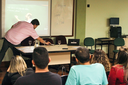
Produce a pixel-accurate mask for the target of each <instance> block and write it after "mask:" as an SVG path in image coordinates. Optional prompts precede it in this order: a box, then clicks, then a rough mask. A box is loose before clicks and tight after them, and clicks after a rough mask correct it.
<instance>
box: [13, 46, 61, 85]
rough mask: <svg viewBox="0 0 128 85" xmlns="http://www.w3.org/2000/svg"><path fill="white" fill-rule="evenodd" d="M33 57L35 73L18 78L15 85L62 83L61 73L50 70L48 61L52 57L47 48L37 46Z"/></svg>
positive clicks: (59, 84)
mask: <svg viewBox="0 0 128 85" xmlns="http://www.w3.org/2000/svg"><path fill="white" fill-rule="evenodd" d="M32 58H33V60H32V64H33V65H34V66H35V73H34V74H31V75H28V76H24V77H20V78H18V79H17V81H16V82H15V84H14V85H62V81H61V77H60V75H58V74H55V73H52V72H50V71H49V70H48V63H49V62H50V61H51V59H50V58H49V56H48V52H47V50H46V48H44V47H37V48H35V49H34V52H33V54H32Z"/></svg>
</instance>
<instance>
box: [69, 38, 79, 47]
mask: <svg viewBox="0 0 128 85" xmlns="http://www.w3.org/2000/svg"><path fill="white" fill-rule="evenodd" d="M79 42H80V39H68V45H69V46H70V45H71V46H73V45H74V46H79Z"/></svg>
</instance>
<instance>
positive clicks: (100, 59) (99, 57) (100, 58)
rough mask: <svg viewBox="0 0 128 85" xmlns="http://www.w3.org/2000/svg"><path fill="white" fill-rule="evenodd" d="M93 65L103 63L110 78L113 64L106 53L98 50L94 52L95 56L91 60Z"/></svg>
mask: <svg viewBox="0 0 128 85" xmlns="http://www.w3.org/2000/svg"><path fill="white" fill-rule="evenodd" d="M91 63H101V64H102V65H103V66H104V68H105V71H106V74H107V76H108V74H109V72H110V69H111V64H110V61H109V59H108V57H107V55H106V53H105V52H104V51H103V50H101V49H96V50H95V51H94V54H93V56H92V58H91Z"/></svg>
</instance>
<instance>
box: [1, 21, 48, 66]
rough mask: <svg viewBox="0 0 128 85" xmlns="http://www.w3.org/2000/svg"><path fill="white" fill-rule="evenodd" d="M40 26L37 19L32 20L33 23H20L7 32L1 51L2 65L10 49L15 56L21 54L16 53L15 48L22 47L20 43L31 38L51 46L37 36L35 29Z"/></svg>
mask: <svg viewBox="0 0 128 85" xmlns="http://www.w3.org/2000/svg"><path fill="white" fill-rule="evenodd" d="M38 25H39V21H38V20H37V19H34V20H32V21H31V23H28V22H26V21H19V22H17V23H16V24H14V25H13V26H12V27H11V29H10V30H8V31H7V33H6V34H5V38H4V42H3V46H2V49H1V51H0V64H1V62H2V59H3V58H4V55H5V53H6V51H7V50H8V48H9V47H10V48H11V49H12V51H13V54H14V55H17V54H19V53H18V52H16V49H15V46H18V45H20V43H21V42H22V41H23V40H24V39H25V38H27V37H29V36H31V37H32V38H34V39H37V40H39V41H40V42H41V43H45V44H50V42H45V41H44V40H43V39H42V38H40V37H39V36H38V35H37V33H36V31H35V29H36V27H37V26H38Z"/></svg>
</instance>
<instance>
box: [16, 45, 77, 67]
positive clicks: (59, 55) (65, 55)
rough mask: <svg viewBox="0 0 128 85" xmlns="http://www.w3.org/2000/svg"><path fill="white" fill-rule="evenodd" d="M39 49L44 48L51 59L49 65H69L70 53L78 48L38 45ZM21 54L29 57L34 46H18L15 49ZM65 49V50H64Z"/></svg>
mask: <svg viewBox="0 0 128 85" xmlns="http://www.w3.org/2000/svg"><path fill="white" fill-rule="evenodd" d="M39 47H45V48H46V49H47V51H48V53H49V57H50V58H51V62H50V63H49V65H59V64H71V56H72V53H73V52H74V51H75V50H76V49H77V48H78V47H80V46H67V45H48V46H46V45H45V46H44V45H40V46H39ZM15 48H16V49H17V50H18V51H20V53H21V54H24V55H31V54H32V53H33V50H34V48H35V47H34V46H20V47H15ZM64 48H65V49H64Z"/></svg>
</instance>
